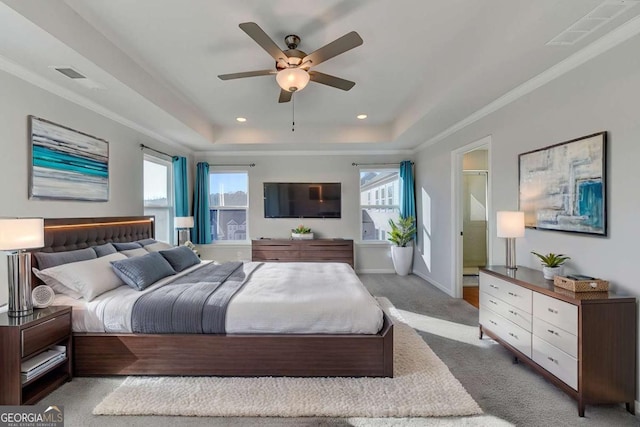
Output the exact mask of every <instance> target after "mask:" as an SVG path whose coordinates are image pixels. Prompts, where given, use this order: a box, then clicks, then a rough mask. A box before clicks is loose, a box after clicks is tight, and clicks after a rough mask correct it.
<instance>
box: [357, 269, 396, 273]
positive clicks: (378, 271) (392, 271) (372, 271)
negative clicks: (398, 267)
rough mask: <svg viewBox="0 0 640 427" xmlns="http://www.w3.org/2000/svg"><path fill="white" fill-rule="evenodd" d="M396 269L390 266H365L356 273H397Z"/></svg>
mask: <svg viewBox="0 0 640 427" xmlns="http://www.w3.org/2000/svg"><path fill="white" fill-rule="evenodd" d="M395 272H396V271H395V270H394V269H392V268H391V269H389V268H365V269H363V270H356V273H362V274H389V273H395Z"/></svg>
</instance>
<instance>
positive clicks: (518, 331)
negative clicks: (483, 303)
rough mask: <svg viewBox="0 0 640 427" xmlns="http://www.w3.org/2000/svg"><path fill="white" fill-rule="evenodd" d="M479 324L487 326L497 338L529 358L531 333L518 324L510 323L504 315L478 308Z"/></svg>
mask: <svg viewBox="0 0 640 427" xmlns="http://www.w3.org/2000/svg"><path fill="white" fill-rule="evenodd" d="M480 324H481V325H482V327H483V328H485V327H486V328H487V329H488V330H490V331H491V332H493V333H494V334H495V335H497V336H498V338H501V339H502V340H503V341H505V342H507V343H508V344H509V345H511V346H512V347H514V348H515V349H516V350H518V351H520V352H521V353H523V354H524V355H525V356H527V357H529V358H531V333H530V332H527V331H525V330H524V329H522V328H521V327H519V326H518V325H516V324H514V323H511V322H510V321H508V320H507V319H505V318H504V317H502V316H500V315H498V314H496V313H494V312H492V311H490V310H482V309H481V310H480Z"/></svg>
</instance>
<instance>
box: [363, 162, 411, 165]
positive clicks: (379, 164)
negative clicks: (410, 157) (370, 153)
mask: <svg viewBox="0 0 640 427" xmlns="http://www.w3.org/2000/svg"><path fill="white" fill-rule="evenodd" d="M411 164H412V165H413V164H414V162H411ZM351 166H400V163H356V162H353V163H351Z"/></svg>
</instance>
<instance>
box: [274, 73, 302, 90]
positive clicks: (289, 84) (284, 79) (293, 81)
mask: <svg viewBox="0 0 640 427" xmlns="http://www.w3.org/2000/svg"><path fill="white" fill-rule="evenodd" d="M276 81H277V82H278V86H280V87H281V88H282V89H284V90H286V91H287V92H296V91H298V90H302V89H304V88H305V86H307V83H309V73H307V72H306V71H305V70H303V69H302V68H285V69H284V70H280V71H278V74H276Z"/></svg>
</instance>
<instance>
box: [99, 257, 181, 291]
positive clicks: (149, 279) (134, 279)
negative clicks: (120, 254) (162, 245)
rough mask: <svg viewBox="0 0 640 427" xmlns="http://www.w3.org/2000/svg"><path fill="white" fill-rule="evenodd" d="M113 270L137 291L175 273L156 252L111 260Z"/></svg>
mask: <svg viewBox="0 0 640 427" xmlns="http://www.w3.org/2000/svg"><path fill="white" fill-rule="evenodd" d="M111 265H112V266H113V271H114V272H115V273H116V275H117V276H118V277H120V278H121V279H122V281H123V282H124V283H126V284H127V285H129V286H131V287H132V288H133V289H136V290H138V291H141V290H143V289H144V288H146V287H148V286H150V285H153V284H154V283H155V282H157V281H158V280H160V279H162V278H164V277H167V276H171V275H173V274H176V272H175V271H174V270H173V268H171V265H170V264H169V263H168V262H167V260H166V259H164V258H163V257H162V255H160V254H159V253H157V252H152V253H150V254H149V255H144V256H138V257H133V258H127V259H122V260H118V261H111Z"/></svg>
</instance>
